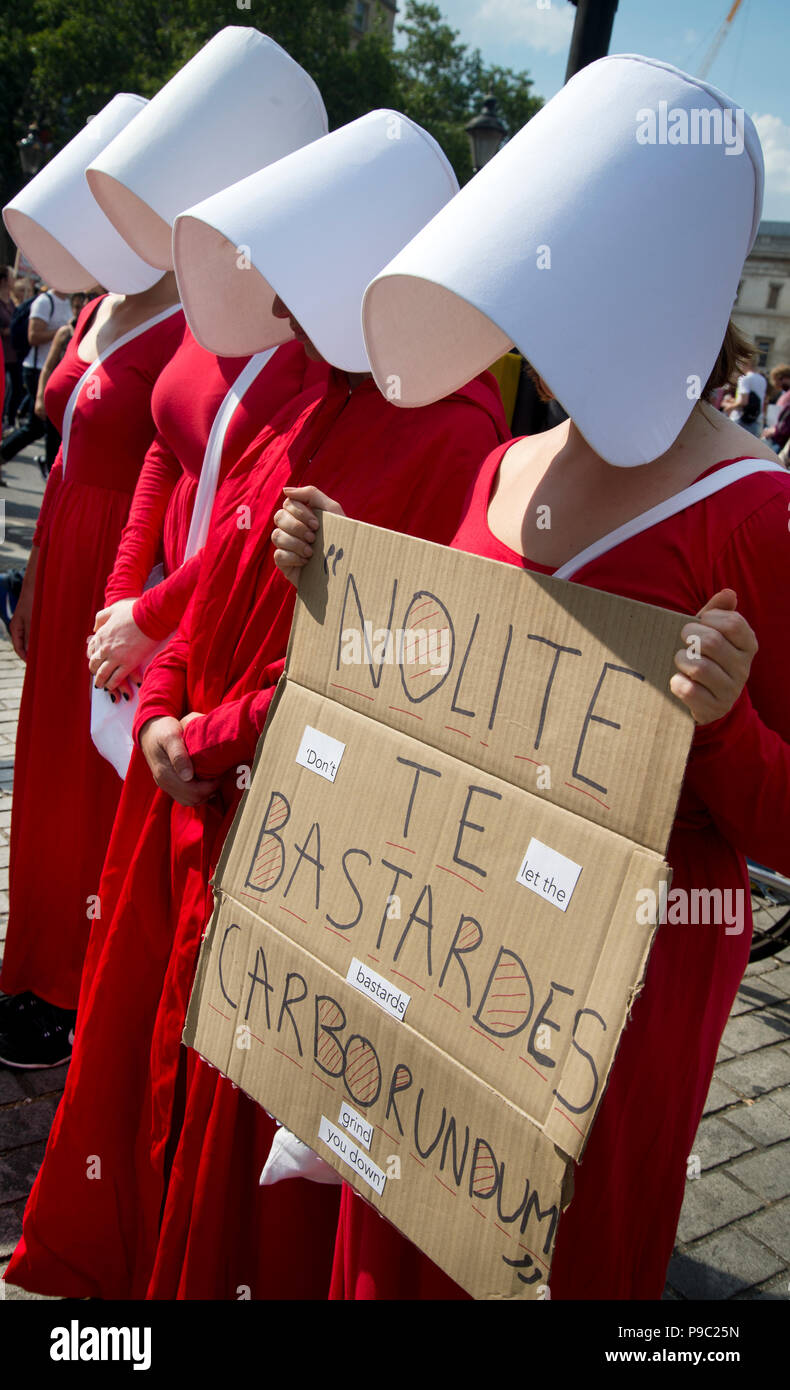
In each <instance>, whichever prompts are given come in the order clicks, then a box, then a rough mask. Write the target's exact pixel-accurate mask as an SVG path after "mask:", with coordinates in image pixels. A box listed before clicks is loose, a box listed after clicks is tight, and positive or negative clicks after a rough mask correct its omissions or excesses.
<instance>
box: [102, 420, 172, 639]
mask: <svg viewBox="0 0 790 1390" xmlns="http://www.w3.org/2000/svg"><path fill="white" fill-rule="evenodd" d="M180 477H181V465H180V463H179V462H178V459H177V458H176V456H175V454H174V453H173V451H172V449H170V448H169V446H168V445H167V444H166V442H165V440H164V438H163V437H162V435H161V434H157V435H156V437H155V438H154V440H153V442H152V444H151V445H150V447H149V449H148V451H147V453H146V456H145V462H144V463H143V466H142V468H141V470H140V477H139V478H138V481H137V486H136V488H135V490H134V497H133V498H132V505H131V507H130V509H129V519H128V521H127V523H126V525H125V527H124V529H123V535H122V536H121V543H120V545H119V547H118V554H117V555H116V558H115V564H114V566H113V571H112V574H111V575H110V577H109V579H108V580H107V585H106V587H105V591H104V601H105V603H106V604H110V603H115V602H116V600H117V599H121V598H137V597H138V596H139V595H140V594H141V593H142V592H143V588H144V587H145V583H146V580H147V579H148V576H149V574H150V573H151V570H152V569H153V567H154V565H156V564H157V563H158V562H159V560H161V558H162V532H163V527H164V518H165V512H166V510H167V504H168V502H169V500H170V495H171V493H172V491H173V488H174V487H175V485H176V483H177V482H178V479H179V478H180ZM170 630H172V628H171V629H168V631H170ZM143 631H146V629H145V628H143ZM147 635H148V634H147ZM151 635H153V634H151Z"/></svg>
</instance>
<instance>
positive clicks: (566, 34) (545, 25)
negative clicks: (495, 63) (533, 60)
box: [475, 0, 576, 53]
mask: <svg viewBox="0 0 790 1390" xmlns="http://www.w3.org/2000/svg"><path fill="white" fill-rule="evenodd" d="M544 4H545V0H544ZM575 15H576V10H575V9H574V7H573V5H569V4H567V3H566V0H548V7H547V8H544V7H543V6H542V5H540V4H539V3H538V0H483V4H482V5H481V7H480V9H479V11H478V12H477V13H476V14H475V20H476V21H477V22H478V23H479V25H480V27H481V28H484V29H485V31H486V33H487V34H488V35H489V36H490V37H491V38H498V37H503V38H507V39H508V40H509V41H510V42H512V43H525V44H528V45H529V47H530V48H535V49H538V50H540V51H542V52H544V53H566V52H567V50H568V43H569V41H570V36H571V31H572V30H573V21H574V17H575Z"/></svg>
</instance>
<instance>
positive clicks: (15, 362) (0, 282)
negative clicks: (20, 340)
mask: <svg viewBox="0 0 790 1390" xmlns="http://www.w3.org/2000/svg"><path fill="white" fill-rule="evenodd" d="M14 280H15V276H14V272H13V270H12V268H11V266H9V265H1V266H0V343H2V348H3V356H4V357H5V391H6V394H5V402H4V404H3V428H4V429H6V428H7V429H13V427H14V424H15V422H16V413H17V410H18V408H19V406H20V404H21V401H22V364H21V362H20V361H19V358H18V356H17V352H16V349H15V347H14V346H13V344H12V342H11V320H12V319H13V317H14V310H15V309H16V307H17V306H16V303H15V302H14V296H13V289H14Z"/></svg>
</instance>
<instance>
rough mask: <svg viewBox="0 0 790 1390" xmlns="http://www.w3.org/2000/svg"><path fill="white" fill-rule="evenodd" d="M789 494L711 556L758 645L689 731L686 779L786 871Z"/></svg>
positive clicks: (747, 850)
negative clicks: (743, 675)
mask: <svg viewBox="0 0 790 1390" xmlns="http://www.w3.org/2000/svg"><path fill="white" fill-rule="evenodd" d="M788 505H790V490H788V491H787V492H785V493H783V494H780V495H779V496H778V497H774V498H773V499H771V501H769V502H766V503H764V504H763V505H761V506H760V507H758V508H757V509H756V510H755V511H754V512H753V513H752V514H751V516H750V517H748V518H747V520H746V521H744V522H743V523H742V524H741V525H740V526H739V527H737V528H736V530H735V531H734V532H733V534H732V536H731V538H730V540H729V541H728V543H727V545H726V546H725V547H724V550H723V551H722V553H721V554H720V555H719V557H718V558H717V560H716V563H715V567H714V576H715V581H716V584H717V585H718V587H720V588H725V587H728V588H732V589H734V590H735V592H736V594H737V596H738V610H739V612H741V613H742V614H743V616H744V617H745V618H746V620H747V622H748V623H749V624H750V625H751V627H752V628H753V629H754V631H755V633H756V635H757V640H758V642H759V651H758V653H757V655H756V656H755V658H754V661H753V663H752V668H751V672H750V675H749V681H748V683H747V686H746V689H745V690H744V692H743V694H742V695H741V697H740V699H739V700H738V701H737V702H736V704H735V705H734V706H733V708H732V709H731V710H730V712H729V714H727V715H725V716H724V718H723V719H718V720H716V721H715V722H714V723H712V724H706V725H702V726H701V727H700V728H699V729H697V730H696V733H695V735H694V744H693V748H692V756H691V759H690V761H689V766H688V771H687V774H686V782H687V786H688V788H689V790H692V791H693V792H694V794H695V795H696V796H698V797H699V799H700V800H701V801H702V802H703V803H704V805H705V806H706V807H707V808H708V811H709V814H710V815H711V817H712V819H713V821H714V823H715V824H716V825H717V826H718V828H719V829H720V831H721V833H722V834H723V835H725V836H726V837H727V839H728V840H729V841H730V843H731V844H733V845H736V846H737V847H738V849H739V850H741V852H742V853H744V854H746V855H747V856H748V857H750V858H752V859H757V860H758V861H759V862H760V863H763V864H766V865H768V866H769V867H770V868H772V869H777V870H779V871H780V872H782V873H790V832H789V831H788V826H790V700H788V695H787V691H788V688H790V640H788V639H789V638H790V564H788V554H787V552H788V546H789V545H790V539H789V538H788V531H787V519H788V510H787V508H788Z"/></svg>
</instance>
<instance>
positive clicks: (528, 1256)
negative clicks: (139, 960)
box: [184, 516, 693, 1298]
mask: <svg viewBox="0 0 790 1390" xmlns="http://www.w3.org/2000/svg"><path fill="white" fill-rule="evenodd" d="M322 530H323V540H322V543H321V541H320V540H319V542H317V545H316V555H315V557H314V558H313V560H312V562H311V564H310V565H309V566H308V567H307V569H306V570H305V571H304V573H303V578H302V583H301V587H300V592H299V601H298V604H297V610H296V616H295V619H294V625H293V630H292V634H291V645H290V649H289V654H288V664H287V670H286V675H285V677H284V678H283V681H282V682H281V684H280V687H279V689H278V691H277V694H276V697H275V701H274V702H273V706H272V710H271V712H270V716H269V720H268V722H267V726H266V729H265V731H264V735H263V738H262V739H261V742H260V744H259V748H258V753H257V756H256V763H255V771H254V775H253V779H252V785H251V787H250V789H249V791H248V792H247V793H246V795H245V798H244V801H243V803H242V806H241V808H240V811H239V814H238V816H237V819H236V822H235V824H234V827H233V830H232V832H231V834H230V836H229V837H228V841H227V843H226V845H225V849H224V851H223V855H222V859H221V861H220V865H219V868H218V871H217V876H216V882H215V894H216V908H215V912H214V916H213V918H212V922H211V924H210V927H209V929H208V931H207V933H206V938H205V941H204V943H203V947H202V950H201V956H200V961H199V966H198V977H197V981H196V984H195V989H194V992H193V996H192V1000H191V1003H190V1009H189V1015H188V1019H187V1027H186V1031H185V1035H184V1037H185V1041H186V1042H187V1043H188V1044H189V1045H190V1046H193V1047H195V1048H196V1049H197V1050H198V1051H199V1052H200V1053H201V1054H202V1055H203V1056H204V1057H206V1058H207V1059H208V1060H209V1061H210V1062H212V1063H213V1064H214V1065H215V1066H217V1067H219V1068H220V1070H221V1071H223V1072H224V1073H225V1074H226V1075H227V1076H229V1077H230V1078H231V1079H232V1080H233V1081H235V1082H236V1083H237V1084H238V1085H239V1086H241V1087H242V1088H243V1089H244V1090H245V1091H246V1092H248V1094H250V1095H251V1096H253V1098H254V1099H256V1100H257V1101H259V1102H260V1103H261V1104H262V1105H264V1106H265V1107H266V1109H267V1110H269V1111H270V1112H271V1113H272V1114H275V1115H277V1117H278V1118H279V1119H280V1120H282V1122H283V1123H284V1124H286V1125H287V1126H288V1128H290V1129H292V1130H293V1131H294V1132H295V1133H296V1134H297V1135H298V1136H299V1138H300V1139H302V1140H303V1141H304V1142H305V1143H307V1144H309V1145H310V1146H311V1147H312V1148H313V1149H315V1151H316V1152H317V1153H319V1154H320V1155H321V1156H322V1157H324V1158H325V1159H326V1160H327V1162H329V1163H331V1164H332V1165H333V1166H334V1167H336V1168H337V1170H338V1171H339V1172H340V1173H341V1174H342V1176H343V1177H344V1178H345V1179H346V1180H347V1181H349V1182H350V1183H351V1184H352V1185H353V1186H354V1188H355V1189H356V1190H357V1191H358V1192H359V1193H361V1195H362V1196H364V1197H365V1198H366V1200H368V1201H369V1202H371V1203H372V1204H373V1205H374V1206H375V1207H376V1208H377V1209H378V1210H379V1211H380V1212H381V1213H382V1214H383V1215H384V1216H385V1217H387V1219H388V1220H390V1221H392V1222H393V1223H394V1224H395V1225H396V1226H398V1227H399V1228H400V1229H401V1230H402V1231H403V1232H404V1233H405V1234H406V1235H407V1236H408V1237H409V1238H410V1239H411V1240H413V1241H415V1242H416V1243H417V1244H418V1245H419V1246H420V1247H421V1248H422V1249H423V1250H424V1251H425V1252H426V1253H427V1254H428V1255H429V1256H430V1257H431V1258H432V1259H434V1260H435V1261H436V1262H437V1264H439V1265H440V1266H441V1267H442V1268H443V1269H444V1270H446V1271H447V1273H449V1274H450V1275H451V1276H452V1277H453V1278H454V1279H456V1280H457V1281H458V1282H459V1283H461V1284H462V1285H463V1286H464V1287H465V1288H466V1289H467V1290H468V1291H469V1292H470V1293H472V1294H473V1295H474V1296H475V1297H478V1298H534V1297H541V1296H545V1295H546V1286H547V1285H549V1282H550V1281H549V1272H550V1265H551V1255H552V1251H553V1247H554V1240H555V1236H556V1231H557V1226H558V1223H559V1220H560V1218H561V1212H562V1209H563V1205H564V1204H566V1203H567V1200H568V1198H569V1196H570V1192H571V1190H572V1166H573V1161H574V1160H579V1159H580V1158H581V1157H582V1155H583V1149H584V1144H585V1141H586V1138H587V1136H588V1134H589V1131H590V1127H591V1125H592V1123H593V1120H594V1117H595V1113H596V1110H597V1108H598V1105H599V1103H600V1099H601V1096H602V1094H603V1091H604V1089H605V1086H606V1080H607V1077H608V1074H609V1070H610V1067H611V1065H612V1061H613V1059H614V1056H615V1053H616V1050H617V1044H618V1041H619V1038H620V1034H621V1032H622V1029H623V1027H624V1026H625V1024H626V1021H627V1016H628V1010H629V1008H630V1005H631V1003H632V1002H633V999H634V997H635V995H636V993H637V992H638V990H639V987H640V984H641V982H642V980H643V978H644V971H645V965H646V961H647V956H648V953H649V950H650V945H651V941H652V936H653V933H654V931H655V927H654V926H653V925H650V924H648V925H644V924H643V923H642V921H641V918H642V916H643V915H644V914H643V913H639V912H638V906H639V904H640V902H642V901H643V900H644V890H646V889H649V890H651V891H652V892H653V893H654V894H655V895H656V899H658V897H659V894H660V892H661V891H662V890H661V884H662V883H666V882H667V880H668V877H669V871H668V869H667V866H666V864H665V863H664V860H663V857H662V856H663V853H664V850H665V847H666V841H667V839H668V836H669V831H670V828H671V824H672V818H673V813H674V809H675V805H676V802H677V797H678V794H679V790H680V785H681V781H682V777H683V772H684V767H685V761H686V757H687V754H688V749H689V745H690V741H691V736H692V732H693V722H692V720H691V717H690V715H689V714H688V712H687V711H686V710H685V708H684V707H683V706H682V705H681V704H680V702H679V701H677V700H676V699H675V698H674V697H673V696H672V695H671V693H670V692H669V688H668V683H669V678H670V676H671V674H672V672H673V670H674V664H673V658H674V653H675V652H676V651H677V650H678V647H679V646H680V645H682V644H681V639H680V636H679V633H680V628H681V627H682V626H683V624H684V622H685V621H687V619H686V618H685V617H683V616H682V615H680V614H676V613H669V612H666V611H664V610H661V609H654V608H650V607H647V606H645V605H644V604H638V603H632V602H629V601H627V600H624V599H620V598H617V597H614V596H611V595H607V594H602V593H598V592H596V591H594V590H590V589H585V588H583V587H581V586H576V585H574V584H570V583H567V582H564V581H559V580H551V579H545V578H543V577H538V576H535V575H531V574H528V573H525V572H522V571H519V570H517V569H515V568H513V567H510V566H505V565H499V564H496V563H494V562H493V561H488V560H483V559H480V558H478V557H475V556H468V555H464V554H461V553H460V552H457V551H452V550H447V549H444V548H442V547H439V546H434V545H430V544H428V543H426V542H423V541H416V540H413V539H411V538H408V537H404V536H399V535H394V534H391V533H389V532H385V531H380V530H377V529H376V528H373V527H368V526H363V525H361V524H359V523H355V522H350V521H348V520H346V519H344V518H336V517H333V516H325V517H324V518H323V523H322ZM322 545H323V550H322ZM316 760H319V761H321V763H322V765H323V770H321V769H318V768H317V767H316V766H315V765H314V764H315V762H316ZM316 771H319V774H320V775H318V776H316ZM344 1117H345V1118H344Z"/></svg>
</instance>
